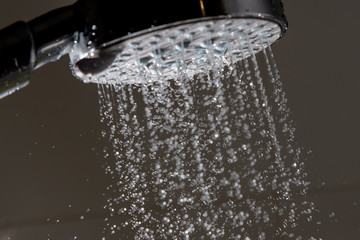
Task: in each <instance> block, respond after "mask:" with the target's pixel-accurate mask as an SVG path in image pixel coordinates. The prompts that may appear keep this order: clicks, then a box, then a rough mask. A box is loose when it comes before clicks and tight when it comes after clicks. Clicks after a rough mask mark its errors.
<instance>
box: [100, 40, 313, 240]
mask: <svg viewBox="0 0 360 240" xmlns="http://www.w3.org/2000/svg"><path fill="white" fill-rule="evenodd" d="M263 44H266V43H263ZM266 47H267V46H265V47H264V50H263V62H264V63H265V64H264V65H265V67H264V66H262V65H261V64H260V62H259V61H258V59H257V57H256V56H255V54H254V52H252V54H251V56H250V57H248V58H245V57H244V58H243V60H242V61H239V62H232V61H230V62H229V61H223V62H222V63H221V62H218V61H217V62H216V64H215V63H214V64H211V65H210V68H209V69H210V70H209V71H207V72H203V73H200V74H197V75H195V76H193V75H191V76H189V75H187V74H183V75H181V77H178V78H176V79H172V80H161V77H162V75H161V74H159V75H158V78H159V79H160V81H159V80H158V81H146V84H145V83H142V84H136V83H133V84H126V83H122V82H118V83H114V82H112V83H111V84H109V83H106V82H104V81H103V79H102V81H99V82H100V83H99V84H98V89H99V101H100V114H101V117H102V122H103V123H104V124H105V125H106V126H107V127H106V129H105V130H103V132H102V135H103V138H104V140H106V141H108V143H109V144H108V145H107V147H106V148H105V149H104V156H105V162H106V168H105V172H106V174H107V175H108V176H109V177H110V178H111V179H112V184H110V185H109V186H108V188H107V204H106V206H105V207H106V209H108V210H109V218H107V219H106V229H105V231H106V233H107V234H108V235H109V236H107V238H106V239H108V238H110V239H112V238H114V239H118V238H119V237H121V238H122V239H302V234H303V233H302V232H301V229H302V228H301V227H299V225H300V226H301V224H303V223H304V222H306V221H308V220H311V216H312V213H313V211H314V206H313V204H312V203H311V202H308V201H306V190H307V185H308V183H307V182H306V181H305V179H306V172H305V170H304V160H305V159H306V158H307V153H306V152H304V151H303V150H302V149H301V148H300V147H299V146H298V145H297V143H296V141H295V138H294V131H295V128H294V124H293V122H292V121H291V119H290V111H289V109H288V107H287V104H286V98H285V94H284V92H283V90H282V84H281V82H280V80H279V72H278V70H277V67H276V63H275V61H274V56H273V53H272V50H271V48H270V47H267V48H266ZM249 49H250V52H251V47H250V48H249ZM212 54H213V53H212V52H211V48H210V50H209V52H208V55H207V57H208V58H209V59H208V61H209V62H211V57H212ZM179 66H181V65H179ZM262 67H264V68H265V72H266V73H265V74H261V72H260V69H261V68H262ZM138 74H140V75H141V72H139V73H138Z"/></svg>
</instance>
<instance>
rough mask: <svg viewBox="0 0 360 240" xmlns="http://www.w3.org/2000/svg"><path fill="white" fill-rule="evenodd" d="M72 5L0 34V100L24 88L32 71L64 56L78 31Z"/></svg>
mask: <svg viewBox="0 0 360 240" xmlns="http://www.w3.org/2000/svg"><path fill="white" fill-rule="evenodd" d="M77 18H78V13H77V8H75V7H74V5H71V6H67V7H63V8H59V9H56V10H53V11H51V12H49V13H46V14H44V15H42V16H40V17H37V18H35V19H33V20H31V21H29V22H27V23H26V22H23V21H18V22H16V23H14V24H12V25H10V26H8V27H6V28H4V29H2V30H1V31H0V98H3V97H5V96H7V95H9V94H11V93H13V92H14V91H16V90H18V89H20V88H22V87H24V86H26V85H27V84H28V81H29V79H30V76H31V73H32V71H33V70H34V69H37V68H39V67H41V66H42V65H44V64H46V63H49V62H54V61H57V60H58V59H59V58H60V57H61V56H63V55H64V54H66V53H68V52H69V51H70V49H71V45H72V42H73V38H74V33H75V32H77V31H78V30H79V29H80V24H79V21H78V19H77Z"/></svg>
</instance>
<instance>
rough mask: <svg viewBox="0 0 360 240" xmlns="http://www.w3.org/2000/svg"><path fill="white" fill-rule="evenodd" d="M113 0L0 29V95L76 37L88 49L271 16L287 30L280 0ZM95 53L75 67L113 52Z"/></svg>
mask: <svg viewBox="0 0 360 240" xmlns="http://www.w3.org/2000/svg"><path fill="white" fill-rule="evenodd" d="M116 2H117V1H114V0H78V1H77V2H76V3H74V4H73V5H70V6H67V7H63V8H59V9H56V10H53V11H51V12H49V13H46V14H44V15H42V16H40V17H38V18H35V19H34V20H31V21H29V22H27V23H26V22H23V21H20V22H16V23H14V24H12V25H10V26H8V27H6V28H5V29H2V30H0V98H3V97H5V96H7V95H9V94H11V93H13V92H14V91H16V90H18V89H20V88H22V87H24V86H26V85H27V84H28V82H29V79H30V76H31V73H32V71H33V70H34V69H37V68H39V67H41V66H43V65H44V64H46V63H49V62H53V61H57V60H58V59H59V58H60V57H61V56H63V55H65V54H67V53H69V51H71V50H72V46H73V44H74V41H78V40H82V41H83V45H84V49H85V51H87V52H89V51H90V50H94V49H101V47H102V46H106V45H107V44H111V42H112V41H113V40H115V39H119V38H120V37H124V36H126V35H128V34H129V33H134V32H138V31H142V30H145V29H152V28H153V27H156V26H161V25H163V24H168V23H174V22H179V21H184V20H188V19H198V18H202V17H218V16H223V17H246V18H261V19H266V20H270V21H273V22H275V23H277V24H278V25H279V26H280V27H281V30H282V34H284V33H285V31H286V28H287V21H286V18H285V16H284V13H283V6H282V2H281V0H216V1H214V0H182V2H181V4H175V5H174V4H173V2H172V1H169V0H156V1H147V0H144V1H127V2H122V3H120V4H117V3H116ZM119 5H120V6H119ZM164 9H165V11H164ZM139 20H141V21H139ZM96 53H97V54H98V55H96V54H93V55H90V56H88V57H86V58H85V59H80V60H79V61H78V63H77V64H78V66H79V67H81V68H83V69H87V71H88V72H89V73H90V74H91V73H97V72H99V71H102V70H103V69H105V68H107V66H109V64H111V62H112V60H113V58H112V56H110V57H109V56H107V55H105V54H102V53H101V51H100V53H99V51H97V52H96Z"/></svg>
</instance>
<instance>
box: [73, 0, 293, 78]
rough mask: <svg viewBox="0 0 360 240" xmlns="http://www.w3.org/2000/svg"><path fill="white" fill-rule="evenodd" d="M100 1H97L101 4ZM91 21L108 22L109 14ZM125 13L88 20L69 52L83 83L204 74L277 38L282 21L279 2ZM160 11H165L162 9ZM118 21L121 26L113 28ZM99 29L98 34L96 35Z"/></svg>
mask: <svg viewBox="0 0 360 240" xmlns="http://www.w3.org/2000/svg"><path fill="white" fill-rule="evenodd" d="M101 2H102V1H101ZM93 3H94V4H95V5H96V7H95V8H94V7H93V6H94V5H92V6H91V8H92V9H96V14H94V16H102V15H106V16H109V14H110V16H111V15H112V16H115V15H116V12H117V11H118V9H117V8H111V9H112V11H114V12H109V11H108V8H106V9H103V8H101V6H103V5H102V4H100V1H93ZM128 4H129V6H127V8H126V9H137V11H136V12H131V13H130V14H120V15H119V14H118V15H116V16H117V17H116V18H115V19H114V18H113V17H105V18H103V17H101V18H94V19H92V20H89V21H88V22H87V23H86V24H87V26H88V27H87V29H91V30H90V31H88V32H86V33H80V35H79V36H78V37H79V41H78V42H77V43H76V44H75V46H74V48H73V51H71V53H70V58H71V63H72V67H73V70H74V71H73V72H74V74H75V75H76V76H77V77H78V78H79V79H81V80H83V81H85V82H96V83H98V82H109V81H110V82H113V83H141V82H143V81H144V79H146V80H147V81H148V80H156V79H159V78H161V79H174V78H177V77H179V76H180V75H182V76H183V75H185V76H187V77H192V76H193V75H194V74H197V73H201V72H208V71H209V68H210V66H212V65H214V64H218V63H223V62H227V63H231V62H237V61H239V60H241V59H243V58H246V57H248V56H249V55H251V54H253V53H257V52H258V51H260V50H262V49H263V48H264V47H266V46H268V45H271V44H272V43H274V42H275V41H276V40H278V39H279V38H280V37H281V36H282V35H283V34H284V33H285V31H286V28H287V22H286V18H285V16H284V14H283V6H282V3H281V1H279V0H275V1H274V0H218V1H213V0H184V1H182V2H181V4H174V3H173V2H171V1H167V0H158V1H151V2H149V1H142V2H141V3H140V5H139V2H136V1H131V2H130V3H128ZM164 9H165V10H166V11H164ZM118 22H121V23H123V22H125V23H126V24H123V25H122V26H121V28H118V27H117V26H115V25H116V24H117V23H118ZM104 30H105V31H104Z"/></svg>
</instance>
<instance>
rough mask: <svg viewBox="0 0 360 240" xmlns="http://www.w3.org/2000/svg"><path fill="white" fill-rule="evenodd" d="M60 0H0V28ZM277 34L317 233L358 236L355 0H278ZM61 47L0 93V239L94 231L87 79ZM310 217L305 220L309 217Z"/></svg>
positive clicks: (94, 101)
mask: <svg viewBox="0 0 360 240" xmlns="http://www.w3.org/2000/svg"><path fill="white" fill-rule="evenodd" d="M73 2H74V1H66V0H52V1H48V0H47V1H46V0H33V1H27V0H1V2H0V28H3V27H5V26H7V25H9V24H11V23H13V22H15V21H17V20H26V21H27V20H30V19H32V18H34V17H36V16H39V15H41V14H43V13H45V12H47V11H49V10H51V9H54V8H57V7H61V6H64V5H67V4H71V3H73ZM283 2H284V4H285V13H286V15H287V18H288V21H289V30H288V32H287V34H286V35H285V36H284V37H283V39H281V40H280V41H279V42H278V43H276V44H275V46H274V47H273V48H274V52H275V57H276V60H277V63H278V66H279V68H280V74H281V77H282V82H283V83H284V86H285V91H286V94H287V98H288V103H289V105H290V107H291V109H292V114H293V119H294V120H295V122H296V124H297V139H298V141H299V142H300V144H301V145H302V146H304V147H306V148H308V149H312V150H313V158H312V159H311V160H310V161H307V162H306V169H307V172H308V174H309V176H308V179H309V180H310V181H311V183H312V184H311V186H310V191H309V198H310V200H312V201H314V202H315V204H316V205H317V206H318V207H319V209H320V213H319V214H317V216H316V218H318V219H319V220H320V221H321V222H322V224H321V225H319V229H320V231H321V235H322V236H323V239H330V240H331V239H334V240H340V239H346V240H352V239H360V174H359V171H360V157H359V152H358V151H359V149H360V140H359V136H360V131H359V130H360V127H359V123H360V110H359V106H358V105H359V103H360V94H359V90H360V81H359V80H360V79H359V78H360V77H359V76H360V57H359V53H360V51H359V37H360V31H359V27H358V25H359V23H360V14H359V13H358V9H360V3H359V2H358V1H336V0H319V1H313V0H301V1H300V0H298V1H295V0H284V1H283ZM68 65H69V60H68V57H63V58H62V59H61V60H60V61H58V62H56V63H52V64H48V65H46V66H45V67H42V68H41V69H38V70H37V71H35V72H34V74H33V77H32V79H31V83H30V85H29V86H28V87H26V88H24V89H23V90H21V91H20V92H17V93H15V94H13V95H12V96H9V97H7V98H5V99H2V100H0V111H1V115H0V116H1V117H0V164H1V165H0V240H4V239H8V238H9V237H10V239H20V240H22V239H31V240H32V239H34V240H36V239H75V237H77V239H100V236H101V231H102V228H103V219H104V217H105V215H106V214H105V213H104V212H103V206H104V204H105V202H104V201H105V200H104V197H103V196H102V193H103V192H104V189H105V185H106V183H105V182H104V181H103V179H104V173H103V172H104V171H103V169H102V168H101V165H102V161H103V159H102V147H101V144H99V140H98V138H99V137H100V124H99V122H100V118H99V105H98V96H97V87H96V85H95V84H84V83H82V82H80V81H79V80H77V79H75V78H74V77H73V76H72V74H71V71H70V69H69V67H68ZM314 224H315V223H314Z"/></svg>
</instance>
